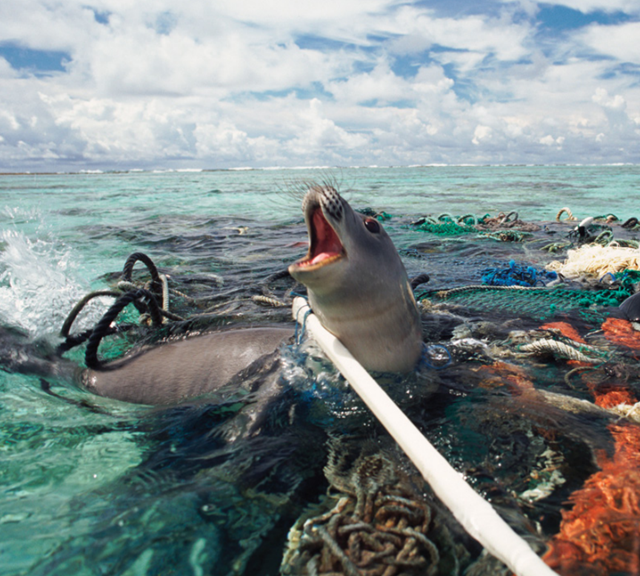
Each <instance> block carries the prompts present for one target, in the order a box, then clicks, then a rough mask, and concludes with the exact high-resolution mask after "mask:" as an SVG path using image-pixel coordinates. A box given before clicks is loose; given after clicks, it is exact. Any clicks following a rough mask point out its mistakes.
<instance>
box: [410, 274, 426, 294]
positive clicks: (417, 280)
mask: <svg viewBox="0 0 640 576" xmlns="http://www.w3.org/2000/svg"><path fill="white" fill-rule="evenodd" d="M429 280H431V277H430V276H429V274H427V273H426V272H423V273H422V274H418V275H417V276H416V277H415V278H414V279H413V280H411V290H415V289H416V288H417V287H418V286H420V284H425V283H427V282H429Z"/></svg>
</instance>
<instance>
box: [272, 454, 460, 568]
mask: <svg viewBox="0 0 640 576" xmlns="http://www.w3.org/2000/svg"><path fill="white" fill-rule="evenodd" d="M341 464H342V462H341V457H340V456H339V455H337V453H336V451H335V450H332V451H331V454H330V456H329V463H328V465H327V466H326V468H325V474H326V476H327V478H328V479H329V481H330V483H331V486H332V487H333V488H334V489H336V490H339V491H340V492H341V493H342V495H340V496H335V497H333V498H334V499H335V500H337V502H336V504H335V505H334V507H333V508H332V509H331V510H329V511H328V512H326V513H324V514H320V515H318V516H316V517H310V518H309V517H305V516H303V517H302V518H301V519H300V520H298V522H297V523H296V525H295V526H294V528H293V529H292V530H291V532H290V536H289V546H288V551H287V553H286V554H285V556H284V559H283V562H282V570H283V573H284V574H309V575H317V576H329V575H338V574H344V575H348V576H362V575H367V576H395V575H396V574H403V575H415V576H418V575H421V576H422V575H424V576H432V575H434V574H436V573H437V571H438V564H439V562H440V553H439V551H438V547H437V546H436V544H435V543H434V542H433V541H432V540H431V538H430V537H429V536H430V535H431V534H430V532H431V531H433V530H434V523H433V521H432V517H431V508H430V507H429V505H428V504H427V503H426V502H425V501H424V499H423V498H422V497H421V496H420V495H417V494H415V493H414V492H412V491H411V490H410V489H409V488H407V487H405V486H404V484H405V483H404V482H401V481H399V480H398V477H397V474H396V471H395V469H394V466H393V464H392V463H391V461H390V460H389V459H387V458H386V457H385V456H384V454H382V453H376V454H371V455H364V454H360V456H359V457H358V458H357V459H356V460H355V462H354V463H353V466H352V468H351V469H350V470H349V471H348V473H345V472H344V471H341V470H339V468H340V466H341ZM451 574H457V566H456V569H455V571H454V572H451Z"/></svg>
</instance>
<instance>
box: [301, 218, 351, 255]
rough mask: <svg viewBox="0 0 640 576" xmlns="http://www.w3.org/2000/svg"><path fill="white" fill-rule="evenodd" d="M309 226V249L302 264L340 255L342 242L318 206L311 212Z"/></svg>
mask: <svg viewBox="0 0 640 576" xmlns="http://www.w3.org/2000/svg"><path fill="white" fill-rule="evenodd" d="M311 228H312V230H310V232H311V248H310V249H309V258H308V260H307V261H306V262H305V263H304V265H306V266H312V265H314V264H318V263H320V262H322V261H323V260H327V259H329V258H335V257H339V256H341V255H342V252H343V247H342V242H340V239H339V238H338V235H337V234H336V233H335V231H334V229H333V228H332V227H331V226H330V225H329V223H328V222H327V220H326V218H325V217H324V214H322V210H321V209H320V208H317V209H316V210H314V212H313V216H312V217H311Z"/></svg>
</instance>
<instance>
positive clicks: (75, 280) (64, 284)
mask: <svg viewBox="0 0 640 576" xmlns="http://www.w3.org/2000/svg"><path fill="white" fill-rule="evenodd" d="M73 258H74V256H73V253H72V251H71V250H70V249H69V248H67V247H65V246H61V245H60V244H59V243H56V242H53V241H45V240H40V239H38V240H31V239H29V238H28V237H27V236H25V234H24V233H22V232H19V231H16V230H3V231H2V232H0V320H1V321H2V322H4V323H5V324H9V325H11V326H14V327H18V328H22V329H23V330H26V331H27V332H28V333H29V335H30V336H32V337H37V336H44V335H46V334H51V333H56V332H58V331H59V330H60V327H61V326H62V323H63V322H64V320H65V318H66V316H67V314H68V313H69V311H70V310H71V309H72V308H73V306H74V304H75V303H76V302H77V301H78V300H79V299H80V298H81V297H82V296H83V295H84V294H85V293H86V292H87V286H85V285H84V283H83V282H81V280H80V278H79V277H78V272H77V264H75V263H74V260H73ZM99 314H100V312H99V306H96V307H95V308H94V309H93V310H89V311H88V314H86V315H85V317H84V319H83V324H85V325H86V326H85V327H88V326H91V325H93V323H95V321H96V320H97V319H98V318H99ZM81 328H82V327H81Z"/></svg>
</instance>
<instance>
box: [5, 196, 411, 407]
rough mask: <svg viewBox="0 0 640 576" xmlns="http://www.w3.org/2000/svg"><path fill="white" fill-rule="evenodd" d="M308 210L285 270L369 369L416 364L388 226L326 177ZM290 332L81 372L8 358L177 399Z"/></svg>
mask: <svg viewBox="0 0 640 576" xmlns="http://www.w3.org/2000/svg"><path fill="white" fill-rule="evenodd" d="M303 212H304V216H305V221H306V224H307V228H308V232H309V252H308V254H307V256H306V257H305V258H303V259H301V260H299V261H298V262H296V263H294V264H292V265H291V266H290V267H289V271H290V274H291V275H292V276H293V277H294V278H295V279H297V280H298V281H300V282H301V283H303V284H305V285H306V286H307V288H308V291H309V300H310V303H311V306H312V308H313V311H314V312H315V313H316V314H317V316H318V317H319V319H320V321H321V322H322V324H323V325H324V326H325V327H326V328H327V329H328V330H329V331H331V332H332V333H333V334H334V335H335V336H337V337H338V338H339V339H340V340H341V341H342V342H343V343H344V344H345V345H346V346H347V348H348V349H349V350H350V351H351V353H352V354H353V355H354V356H355V357H356V359H358V360H359V361H360V362H361V363H362V365H363V366H364V367H365V368H367V369H368V370H375V371H381V372H408V371H410V370H413V368H414V367H415V366H416V364H417V363H418V360H419V359H420V355H421V352H422V332H421V324H420V315H419V313H418V309H417V306H416V302H415V300H414V297H413V293H412V290H411V287H410V285H409V281H408V279H407V274H406V271H405V269H404V266H403V265H402V262H401V260H400V256H399V255H398V253H397V251H396V249H395V247H394V245H393V243H392V241H391V239H390V238H389V236H388V235H387V233H386V232H385V231H384V229H383V228H382V225H381V224H380V223H379V222H378V221H377V220H375V219H373V218H367V217H364V216H361V215H360V214H357V213H356V212H354V210H353V209H352V208H351V207H350V206H349V204H348V203H347V202H346V201H345V200H344V199H343V198H342V197H341V196H340V195H339V194H338V192H336V190H335V189H334V188H333V187H332V186H327V185H325V186H312V187H311V188H310V190H309V191H308V192H307V194H306V195H305V198H304V201H303ZM292 335H293V327H285V326H277V327H275V326H271V327H259V328H258V327H246V328H235V329H229V330H223V331H219V332H213V333H210V334H203V335H199V336H194V337H191V338H187V339H184V340H179V341H174V342H169V343H163V344H159V345H155V346H150V347H145V348H142V349H140V350H138V351H134V352H132V353H130V354H129V355H127V356H125V357H124V358H121V359H118V360H114V361H112V362H109V363H107V364H105V365H104V366H102V367H100V368H99V369H87V370H82V371H81V372H80V371H78V369H77V367H76V366H75V365H73V368H72V366H71V365H72V363H70V362H58V363H57V364H55V363H53V362H48V361H46V360H42V361H41V362H39V363H34V362H33V361H27V360H28V359H29V358H32V355H29V354H22V355H18V356H16V355H15V354H13V355H9V356H7V358H8V359H9V360H10V361H9V362H8V364H10V365H11V367H12V368H13V369H14V370H16V371H28V372H32V371H34V370H35V371H36V372H40V373H49V374H55V375H58V376H64V375H65V374H69V371H70V370H71V369H73V371H74V372H76V373H78V372H80V374H79V376H78V375H76V378H77V379H79V380H80V383H81V385H82V386H83V387H84V388H85V389H87V390H89V391H91V392H93V393H95V394H98V395H100V396H106V397H109V398H114V399H118V400H123V401H126V402H134V403H140V404H155V405H171V404H177V403H180V402H183V401H186V400H189V399H191V398H195V397H197V396H202V395H205V394H207V393H211V392H215V391H217V390H219V389H220V388H222V387H223V386H224V385H225V384H227V383H228V382H229V381H230V380H233V377H234V376H237V375H238V374H239V373H241V372H242V371H243V370H245V369H249V368H250V367H254V366H258V365H259V364H260V362H265V360H266V359H267V357H269V358H271V355H272V354H273V353H274V352H275V350H276V349H277V348H278V347H279V346H280V344H282V343H283V342H284V341H286V340H287V339H288V338H290V337H291V336H292ZM24 350H26V348H24ZM20 358H23V360H24V362H23V361H18V360H20ZM42 365H47V366H49V368H48V369H46V370H43V369H41V368H42ZM21 368H23V369H21Z"/></svg>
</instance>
